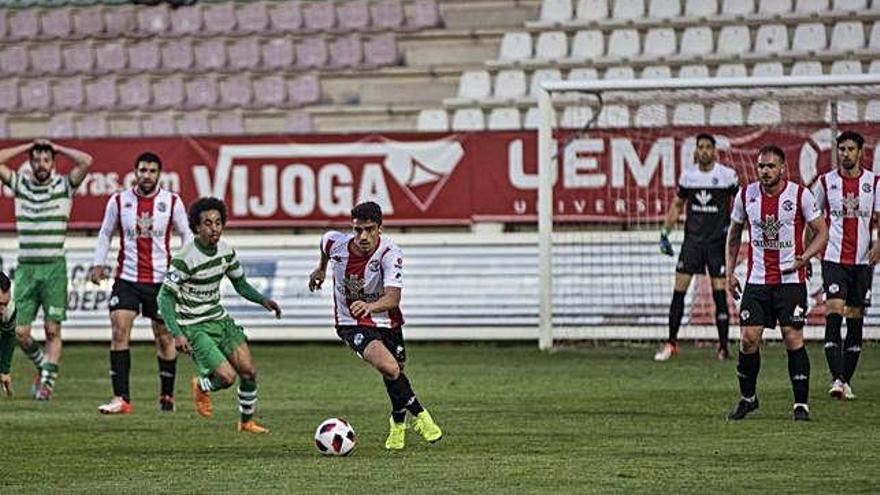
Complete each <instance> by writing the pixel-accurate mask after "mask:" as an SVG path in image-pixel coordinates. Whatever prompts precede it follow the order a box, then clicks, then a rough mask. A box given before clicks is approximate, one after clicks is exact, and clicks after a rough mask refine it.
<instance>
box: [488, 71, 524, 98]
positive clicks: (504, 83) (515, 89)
mask: <svg viewBox="0 0 880 495" xmlns="http://www.w3.org/2000/svg"><path fill="white" fill-rule="evenodd" d="M525 94H526V74H525V72H523V71H521V70H516V69H507V70H502V71H499V72H498V75H497V76H495V98H499V99H512V98H520V97H522V96H525Z"/></svg>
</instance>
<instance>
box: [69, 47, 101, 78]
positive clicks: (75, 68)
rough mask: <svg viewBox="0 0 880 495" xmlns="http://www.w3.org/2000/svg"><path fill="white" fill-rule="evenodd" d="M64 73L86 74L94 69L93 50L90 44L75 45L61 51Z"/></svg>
mask: <svg viewBox="0 0 880 495" xmlns="http://www.w3.org/2000/svg"><path fill="white" fill-rule="evenodd" d="M61 56H62V58H63V60H64V71H65V72H67V73H71V74H87V73H89V72H91V71H92V69H93V68H94V67H95V50H94V49H92V46H91V45H90V44H86V43H76V44H73V45H68V46H66V47H64V48H63V49H62V51H61Z"/></svg>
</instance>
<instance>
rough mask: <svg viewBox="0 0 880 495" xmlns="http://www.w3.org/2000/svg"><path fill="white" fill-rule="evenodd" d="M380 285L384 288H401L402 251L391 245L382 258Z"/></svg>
mask: <svg viewBox="0 0 880 495" xmlns="http://www.w3.org/2000/svg"><path fill="white" fill-rule="evenodd" d="M382 284H383V285H384V286H385V287H398V288H402V287H403V251H401V250H400V248H399V247H397V245H396V244H392V245H391V246H390V247H389V249H388V251H387V252H386V253H385V255H384V256H382Z"/></svg>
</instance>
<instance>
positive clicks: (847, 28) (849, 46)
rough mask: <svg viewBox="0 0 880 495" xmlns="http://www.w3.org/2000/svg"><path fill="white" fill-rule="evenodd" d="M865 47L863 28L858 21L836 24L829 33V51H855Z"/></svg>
mask: <svg viewBox="0 0 880 495" xmlns="http://www.w3.org/2000/svg"><path fill="white" fill-rule="evenodd" d="M864 46H865V27H864V26H862V23H861V22H858V21H844V22H838V23H837V24H835V25H834V29H833V30H832V31H831V49H833V50H856V49H858V48H862V47H864Z"/></svg>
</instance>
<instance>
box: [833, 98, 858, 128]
mask: <svg viewBox="0 0 880 495" xmlns="http://www.w3.org/2000/svg"><path fill="white" fill-rule="evenodd" d="M837 121H838V122H842V123H845V124H849V123H852V122H858V121H859V104H858V103H856V102H855V101H852V100H841V101H838V102H837ZM825 122H831V103H826V104H825Z"/></svg>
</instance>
